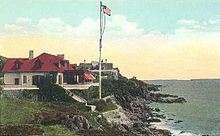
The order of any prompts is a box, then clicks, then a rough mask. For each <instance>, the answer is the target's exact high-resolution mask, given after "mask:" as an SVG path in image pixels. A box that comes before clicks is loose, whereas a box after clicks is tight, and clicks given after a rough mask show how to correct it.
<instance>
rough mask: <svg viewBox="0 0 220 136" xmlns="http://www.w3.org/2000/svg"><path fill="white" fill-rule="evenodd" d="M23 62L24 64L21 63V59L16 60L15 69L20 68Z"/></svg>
mask: <svg viewBox="0 0 220 136" xmlns="http://www.w3.org/2000/svg"><path fill="white" fill-rule="evenodd" d="M21 64H22V63H21V62H20V61H19V60H15V62H14V68H15V69H20V67H21Z"/></svg>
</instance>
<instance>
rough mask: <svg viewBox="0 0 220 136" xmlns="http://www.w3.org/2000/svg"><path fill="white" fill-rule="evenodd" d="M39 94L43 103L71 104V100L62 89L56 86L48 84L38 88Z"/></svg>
mask: <svg viewBox="0 0 220 136" xmlns="http://www.w3.org/2000/svg"><path fill="white" fill-rule="evenodd" d="M39 94H40V96H41V97H43V100H45V101H62V102H72V101H73V99H72V98H71V97H70V96H69V95H67V94H66V91H65V89H64V88H62V87H61V86H59V85H57V84H53V83H48V84H45V85H43V86H41V87H40V89H39Z"/></svg>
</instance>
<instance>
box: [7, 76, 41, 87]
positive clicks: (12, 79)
mask: <svg viewBox="0 0 220 136" xmlns="http://www.w3.org/2000/svg"><path fill="white" fill-rule="evenodd" d="M36 75H44V73H40V72H33V73H29V72H28V73H5V74H4V83H5V84H6V85H11V84H12V85H14V84H15V78H19V84H20V85H22V83H23V76H27V83H23V87H27V86H31V85H32V76H36Z"/></svg>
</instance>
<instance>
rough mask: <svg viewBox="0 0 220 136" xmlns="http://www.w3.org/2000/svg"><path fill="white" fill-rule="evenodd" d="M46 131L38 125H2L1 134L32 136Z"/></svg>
mask: <svg viewBox="0 0 220 136" xmlns="http://www.w3.org/2000/svg"><path fill="white" fill-rule="evenodd" d="M43 133H44V131H43V129H41V128H40V127H39V126H37V125H14V126H13V125H0V135H1V136H2V135H9V136H15V135H16V136H30V135H43Z"/></svg>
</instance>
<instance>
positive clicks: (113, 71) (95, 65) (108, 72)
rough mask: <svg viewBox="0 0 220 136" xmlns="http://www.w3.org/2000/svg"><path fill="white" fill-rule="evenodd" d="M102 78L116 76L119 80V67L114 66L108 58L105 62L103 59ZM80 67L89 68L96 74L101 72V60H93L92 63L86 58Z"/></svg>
mask: <svg viewBox="0 0 220 136" xmlns="http://www.w3.org/2000/svg"><path fill="white" fill-rule="evenodd" d="M101 66H102V75H103V76H102V78H114V79H116V80H118V76H119V70H118V68H114V67H113V63H109V62H108V61H107V59H105V62H103V61H102V65H101ZM79 69H89V70H90V71H91V72H92V73H93V74H94V75H97V74H98V73H99V62H97V61H91V63H87V62H86V60H84V63H80V64H79Z"/></svg>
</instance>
